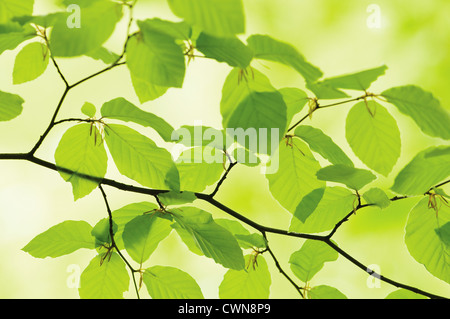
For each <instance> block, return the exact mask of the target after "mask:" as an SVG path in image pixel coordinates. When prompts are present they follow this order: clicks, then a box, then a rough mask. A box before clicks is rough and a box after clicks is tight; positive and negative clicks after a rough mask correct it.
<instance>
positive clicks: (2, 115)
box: [0, 91, 25, 122]
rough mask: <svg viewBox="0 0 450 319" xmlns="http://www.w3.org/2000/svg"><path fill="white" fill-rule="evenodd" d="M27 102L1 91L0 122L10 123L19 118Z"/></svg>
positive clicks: (15, 95)
mask: <svg viewBox="0 0 450 319" xmlns="http://www.w3.org/2000/svg"><path fill="white" fill-rule="evenodd" d="M23 103H25V101H24V100H23V99H22V98H21V97H20V96H18V95H17V94H11V93H7V92H2V91H0V122H3V121H10V120H12V119H14V118H16V117H18V116H19V115H20V114H21V113H22V110H23V106H22V105H23Z"/></svg>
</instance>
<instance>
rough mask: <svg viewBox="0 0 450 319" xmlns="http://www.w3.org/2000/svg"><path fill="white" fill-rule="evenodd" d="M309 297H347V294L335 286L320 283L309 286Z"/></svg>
mask: <svg viewBox="0 0 450 319" xmlns="http://www.w3.org/2000/svg"><path fill="white" fill-rule="evenodd" d="M308 297H309V299H347V296H346V295H344V294H343V293H342V292H340V291H339V290H338V289H337V288H334V287H330V286H327V285H320V286H315V287H313V288H311V289H310V290H309V291H308Z"/></svg>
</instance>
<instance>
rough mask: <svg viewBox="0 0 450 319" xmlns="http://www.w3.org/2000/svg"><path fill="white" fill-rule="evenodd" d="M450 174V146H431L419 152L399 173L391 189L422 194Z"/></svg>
mask: <svg viewBox="0 0 450 319" xmlns="http://www.w3.org/2000/svg"><path fill="white" fill-rule="evenodd" d="M449 175H450V146H437V147H430V148H428V149H426V150H423V151H421V152H420V153H418V154H417V155H416V156H415V157H414V158H413V159H412V160H411V162H409V163H408V164H407V165H406V166H405V167H404V168H403V169H402V170H401V171H400V173H399V174H398V175H397V177H396V178H395V182H394V185H393V186H392V187H391V189H392V190H393V191H394V192H396V193H399V194H404V195H420V194H424V193H425V192H427V191H428V190H429V189H430V188H431V187H432V186H434V185H436V184H437V183H439V182H441V181H443V180H444V179H446V178H447V177H448V176H449Z"/></svg>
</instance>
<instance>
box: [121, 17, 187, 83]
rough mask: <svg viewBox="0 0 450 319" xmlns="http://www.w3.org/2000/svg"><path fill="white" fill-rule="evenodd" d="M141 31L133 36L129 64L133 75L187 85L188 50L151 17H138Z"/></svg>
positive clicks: (148, 79) (144, 79)
mask: <svg viewBox="0 0 450 319" xmlns="http://www.w3.org/2000/svg"><path fill="white" fill-rule="evenodd" d="M138 26H139V28H140V33H138V34H137V35H136V36H133V37H131V38H130V39H129V41H128V45H127V66H128V69H129V70H130V73H131V75H132V78H136V79H138V80H142V81H145V82H147V83H150V84H152V85H156V86H158V87H177V88H181V87H182V86H183V81H184V75H185V71H186V65H185V58H184V53H183V50H182V48H181V46H179V45H178V44H176V43H175V39H174V38H172V37H171V36H169V35H167V34H165V33H163V32H160V31H159V30H158V29H156V28H154V27H153V25H152V23H151V20H150V21H149V20H145V21H138Z"/></svg>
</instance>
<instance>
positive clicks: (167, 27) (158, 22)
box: [145, 18, 192, 41]
mask: <svg viewBox="0 0 450 319" xmlns="http://www.w3.org/2000/svg"><path fill="white" fill-rule="evenodd" d="M145 23H146V24H148V25H150V26H151V27H152V29H153V30H155V31H156V32H160V33H164V34H166V35H168V36H170V37H171V38H173V39H175V40H181V41H187V40H189V39H190V37H191V33H192V28H191V26H190V25H189V24H188V23H186V22H185V21H181V22H172V21H167V20H162V19H159V18H152V19H147V20H145Z"/></svg>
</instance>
